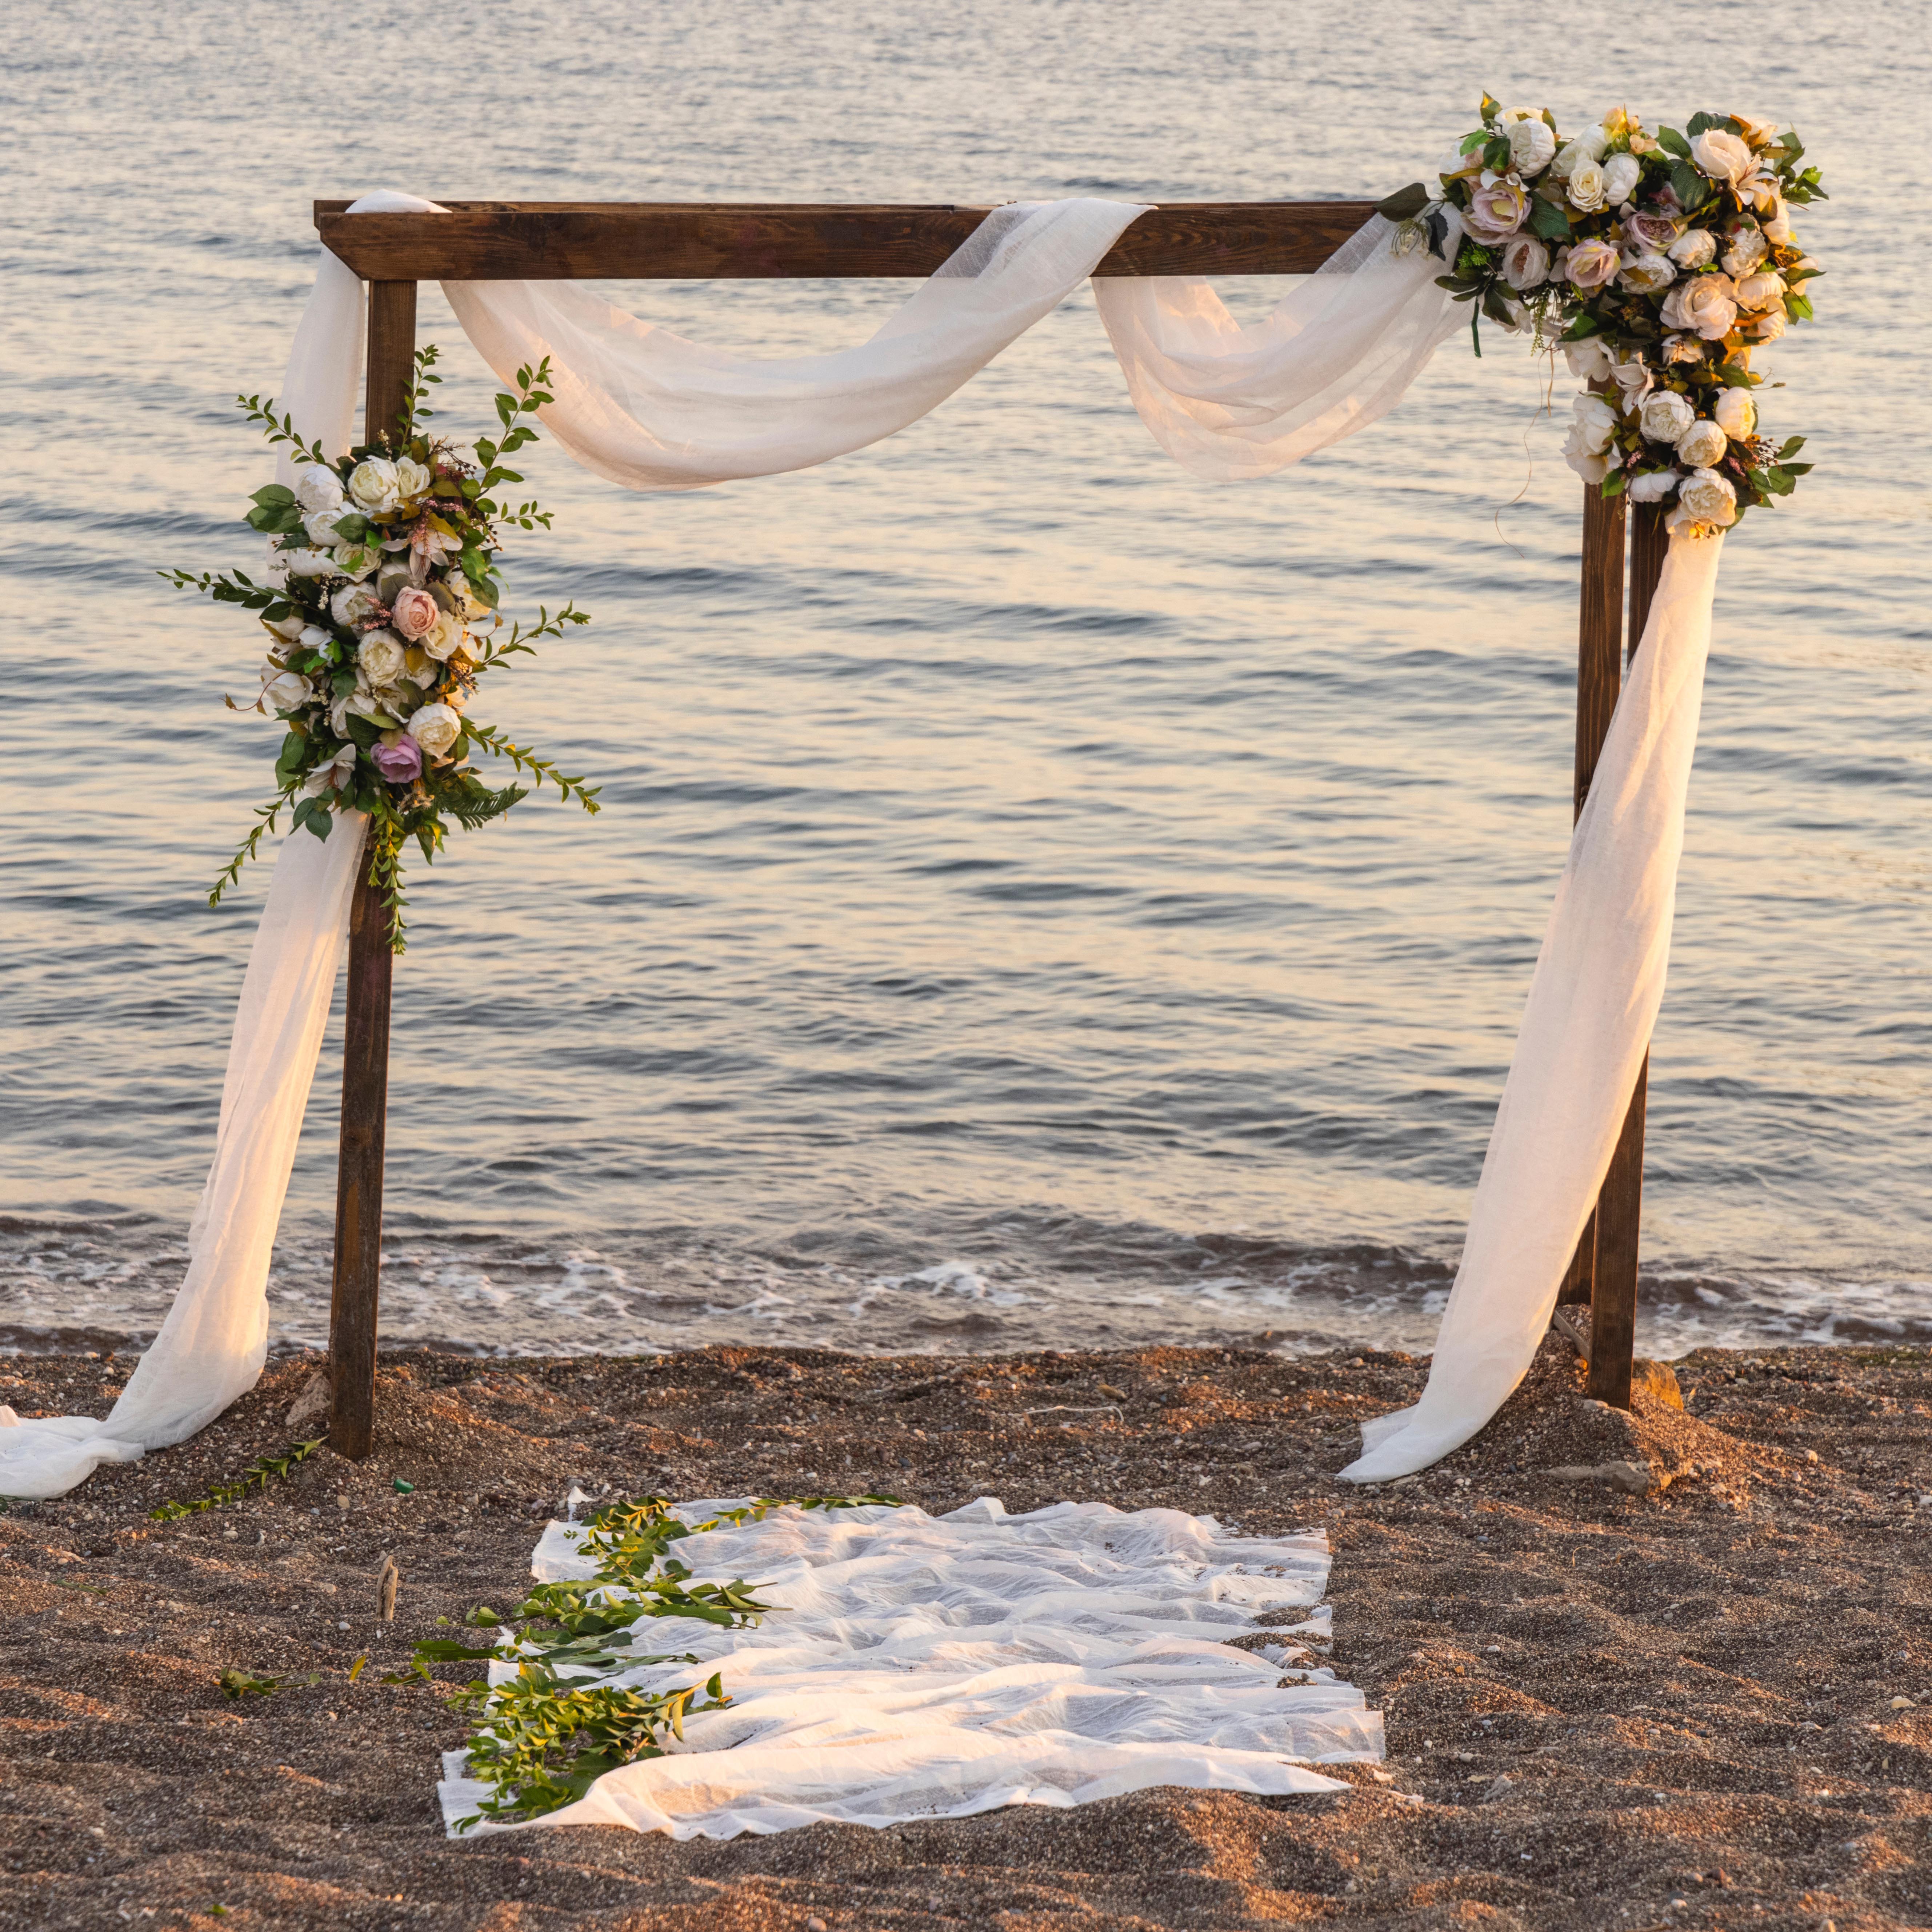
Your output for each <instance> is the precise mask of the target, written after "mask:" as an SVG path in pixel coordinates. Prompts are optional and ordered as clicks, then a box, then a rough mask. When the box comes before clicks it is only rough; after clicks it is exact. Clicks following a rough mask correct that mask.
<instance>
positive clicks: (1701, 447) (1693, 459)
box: [1677, 416, 1730, 469]
mask: <svg viewBox="0 0 1932 1932" xmlns="http://www.w3.org/2000/svg"><path fill="white" fill-rule="evenodd" d="M1727 449H1730V438H1729V437H1727V436H1726V435H1725V434H1724V431H1722V430H1721V429H1720V428H1718V425H1716V424H1715V423H1714V422H1712V421H1711V420H1710V419H1709V417H1708V416H1700V417H1699V418H1698V419H1697V421H1696V422H1694V423H1693V424H1692V425H1691V427H1690V428H1688V429H1687V430H1686V431H1685V432H1684V434H1682V436H1680V437H1679V438H1678V439H1677V456H1678V460H1679V461H1680V462H1681V463H1685V464H1686V465H1688V466H1689V467H1690V468H1691V469H1709V467H1710V466H1711V465H1712V463H1721V462H1722V461H1723V460H1724V452H1725V451H1726V450H1727Z"/></svg>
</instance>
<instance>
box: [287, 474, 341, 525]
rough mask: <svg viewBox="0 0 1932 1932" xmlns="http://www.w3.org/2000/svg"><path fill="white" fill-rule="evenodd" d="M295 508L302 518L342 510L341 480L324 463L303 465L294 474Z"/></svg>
mask: <svg viewBox="0 0 1932 1932" xmlns="http://www.w3.org/2000/svg"><path fill="white" fill-rule="evenodd" d="M296 507H297V508H299V510H300V511H302V514H304V515H305V516H307V515H308V514H311V512H312V511H317V510H340V509H341V508H342V478H341V477H339V476H338V475H336V473H335V471H334V470H332V469H330V468H329V465H328V464H327V463H304V464H303V465H302V468H301V469H298V470H297V471H296Z"/></svg>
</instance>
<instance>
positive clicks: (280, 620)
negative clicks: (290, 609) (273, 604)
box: [262, 616, 305, 644]
mask: <svg viewBox="0 0 1932 1932" xmlns="http://www.w3.org/2000/svg"><path fill="white" fill-rule="evenodd" d="M262 622H263V623H265V624H266V625H268V627H269V629H270V630H272V631H274V632H275V635H276V636H277V637H281V638H282V639H284V640H285V641H286V642H287V643H291V644H292V643H294V642H295V640H296V638H298V637H300V636H301V635H302V628H303V625H304V622H305V620H304V619H302V617H301V616H289V617H264V618H263V619H262Z"/></svg>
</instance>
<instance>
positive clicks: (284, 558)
mask: <svg viewBox="0 0 1932 1932" xmlns="http://www.w3.org/2000/svg"><path fill="white" fill-rule="evenodd" d="M276 561H277V562H279V563H280V564H281V565H282V566H283V568H284V569H286V570H287V572H288V573H289V574H290V576H291V577H333V576H334V575H335V558H334V557H333V556H331V555H330V554H329V552H328V551H327V550H281V551H278V552H277V553H276Z"/></svg>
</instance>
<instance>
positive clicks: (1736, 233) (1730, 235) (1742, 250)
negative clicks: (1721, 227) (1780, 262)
mask: <svg viewBox="0 0 1932 1932" xmlns="http://www.w3.org/2000/svg"><path fill="white" fill-rule="evenodd" d="M1724 239H1725V240H1726V241H1727V242H1729V243H1730V247H1729V248H1727V249H1726V250H1725V251H1724V260H1723V261H1722V262H1721V263H1720V264H1719V265H1718V266H1720V267H1721V268H1722V269H1723V270H1724V273H1725V274H1726V275H1749V274H1750V273H1751V271H1752V269H1755V268H1756V267H1757V265H1758V264H1759V263H1760V262H1762V261H1763V260H1764V258H1765V257H1766V255H1768V254H1770V252H1771V244H1770V243H1769V242H1767V241H1766V239H1764V230H1763V229H1762V228H1760V226H1758V225H1757V223H1756V222H1755V221H1749V220H1746V221H1738V222H1734V223H1732V225H1731V226H1730V227H1729V228H1727V229H1726V230H1725V231H1724Z"/></svg>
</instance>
